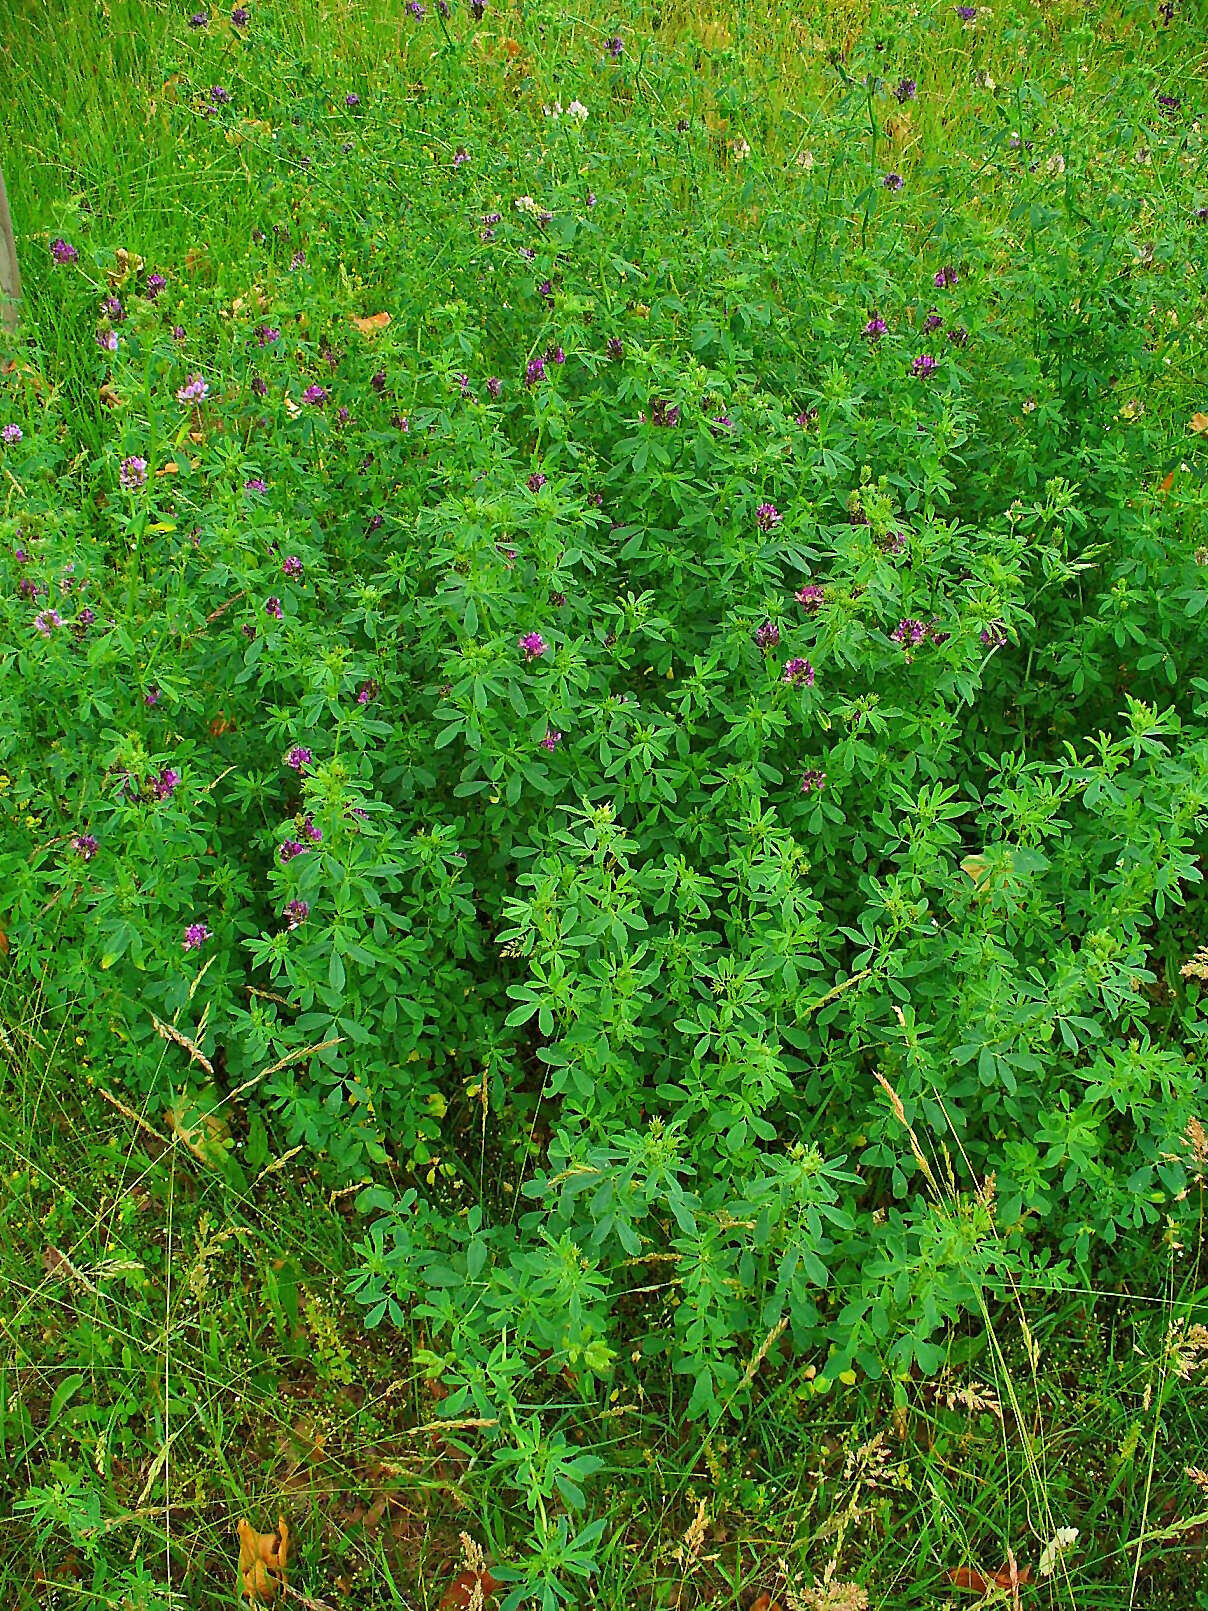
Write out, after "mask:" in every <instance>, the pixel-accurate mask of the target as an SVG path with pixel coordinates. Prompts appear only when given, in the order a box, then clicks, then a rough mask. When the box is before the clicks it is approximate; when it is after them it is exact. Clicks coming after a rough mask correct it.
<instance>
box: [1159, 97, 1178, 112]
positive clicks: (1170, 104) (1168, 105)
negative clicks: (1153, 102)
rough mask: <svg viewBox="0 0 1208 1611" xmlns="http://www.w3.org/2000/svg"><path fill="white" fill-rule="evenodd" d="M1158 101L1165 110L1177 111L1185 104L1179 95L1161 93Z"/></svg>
mask: <svg viewBox="0 0 1208 1611" xmlns="http://www.w3.org/2000/svg"><path fill="white" fill-rule="evenodd" d="M1157 101H1158V105H1159V106H1160V107H1161V108H1162V110H1163V111H1164V112H1177V111H1178V109H1179V107H1180V106H1182V104H1183V103H1182V101H1181V100H1180V99H1179V98H1178V96H1177V95H1159V96H1158V97H1157Z"/></svg>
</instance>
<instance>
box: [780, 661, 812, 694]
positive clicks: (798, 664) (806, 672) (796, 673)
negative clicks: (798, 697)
mask: <svg viewBox="0 0 1208 1611" xmlns="http://www.w3.org/2000/svg"><path fill="white" fill-rule="evenodd" d="M780 680H781V682H787V683H791V684H792V686H793V687H794V688H800V687H801V685H802V684H803V683H804V684H805V686H806V687H807V688H812V687H813V686H814V668H813V666H811V665H810V663H809V661H808V660H802V659H800V658H799V657H794V658H793V659H792V660H790V661H789V662H788V664H787V665H786V666H785V668H784V676H783V677H782V678H781V679H780Z"/></svg>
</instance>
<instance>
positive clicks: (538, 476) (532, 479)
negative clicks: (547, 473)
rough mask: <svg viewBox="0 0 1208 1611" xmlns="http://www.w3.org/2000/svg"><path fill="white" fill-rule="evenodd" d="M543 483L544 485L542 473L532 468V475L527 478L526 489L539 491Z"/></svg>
mask: <svg viewBox="0 0 1208 1611" xmlns="http://www.w3.org/2000/svg"><path fill="white" fill-rule="evenodd" d="M544 485H545V477H544V476H543V475H542V473H541V471H540V470H534V471H533V473H532V475H531V476H529V478H528V489H529V491H530V492H540V491H541V489H542V487H543V486H544Z"/></svg>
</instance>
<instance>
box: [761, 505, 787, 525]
mask: <svg viewBox="0 0 1208 1611" xmlns="http://www.w3.org/2000/svg"><path fill="white" fill-rule="evenodd" d="M783 519H784V516H783V515H782V514H781V513H780V511H779V509H777V507H776V505H775V504H774V503H761V504H760V505H759V507H758V509H756V511H755V520H756V523H757V524H758V526H759V529H760V531H771V530H772V528H773V526H779V524H780V522H781V521H782V520H783Z"/></svg>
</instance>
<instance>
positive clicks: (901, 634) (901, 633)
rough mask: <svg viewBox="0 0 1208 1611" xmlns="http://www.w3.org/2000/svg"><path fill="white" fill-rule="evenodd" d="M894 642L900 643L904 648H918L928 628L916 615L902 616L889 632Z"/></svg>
mask: <svg viewBox="0 0 1208 1611" xmlns="http://www.w3.org/2000/svg"><path fill="white" fill-rule="evenodd" d="M889 636H890V638H891V639H892V640H893V642H894V643H900V644H901V645H902V646H903V648H907V649H914V648H917V647H918V645H919V644H920V643H922V641H923V639H924V638H925V637H926V636H927V628H926V627H925V626H924V625H923V623H922V622H921V621H916V620H915V618H914V616H912V615H907V616H904V617H903V618H902V620H900V621H899V622H898V624H897V626H896V627H894V629H893V631H892V632H891V633H890V634H889Z"/></svg>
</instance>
